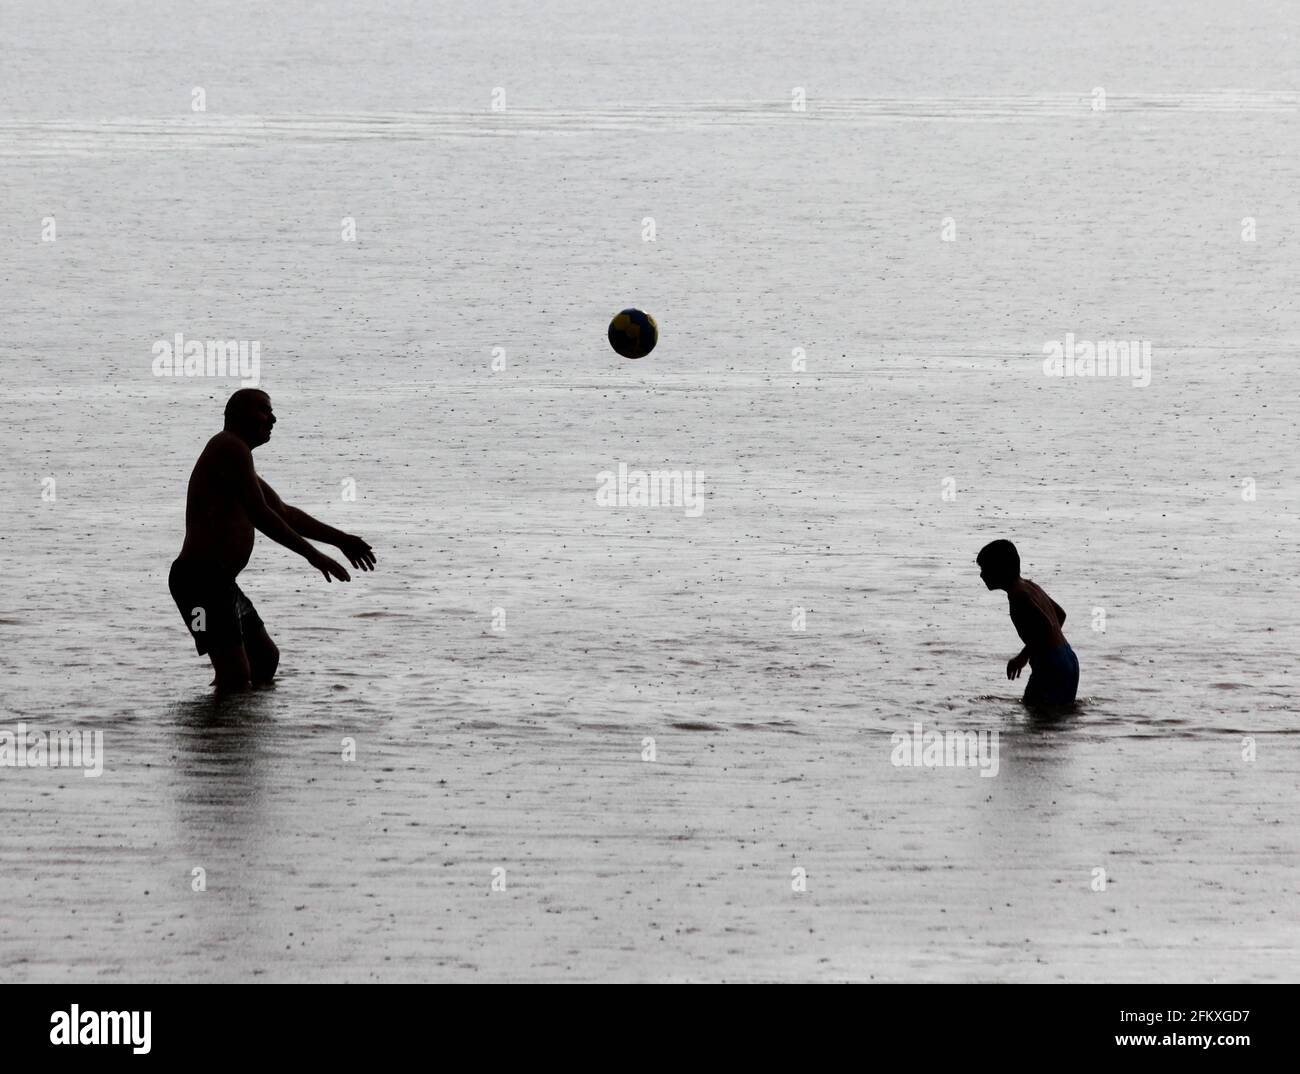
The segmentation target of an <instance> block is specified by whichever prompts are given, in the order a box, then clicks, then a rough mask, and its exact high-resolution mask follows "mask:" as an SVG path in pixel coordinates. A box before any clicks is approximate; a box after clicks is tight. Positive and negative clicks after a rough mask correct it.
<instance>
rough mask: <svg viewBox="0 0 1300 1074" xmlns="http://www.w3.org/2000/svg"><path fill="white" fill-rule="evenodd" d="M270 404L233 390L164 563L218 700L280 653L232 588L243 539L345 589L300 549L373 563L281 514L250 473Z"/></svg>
mask: <svg viewBox="0 0 1300 1074" xmlns="http://www.w3.org/2000/svg"><path fill="white" fill-rule="evenodd" d="M274 426H275V415H274V414H273V413H272V412H271V397H270V396H269V395H267V394H266V392H264V391H260V390H259V389H257V388H241V389H240V390H239V391H237V392H235V394H234V395H232V396H231V397H230V399H229V400H228V401H227V403H226V426H225V428H224V429H223V430H222V431H221V432H219V433H217V435H216V436H214V437H213V438H212V439H211V440H209V441H208V443H207V446H206V447H205V448H204V449H203V453H202V454H201V455H199V461H198V462H196V463H195V464H194V472H193V473H191V474H190V483H189V489H188V491H187V493H186V499H185V543H184V544H183V545H182V546H181V554H180V555H179V556H178V557H177V558H176V562H174V563H173V564H172V569H171V573H170V575H169V576H168V578H167V585H168V588H169V589H170V590H171V593H172V597H173V598H174V599H175V601H176V607H177V608H179V609H180V613H181V617H182V618H183V619H184V620H185V623H186V626H188V627H189V630H190V634H191V635H192V636H193V638H194V646H195V648H196V649H198V651H199V654H200V655H202V654H204V653H206V654H207V655H208V657H209V659H211V661H212V667H213V669H214V670H215V671H216V674H217V677H216V687H217V692H218V693H225V692H229V691H236V690H247V689H248V688H249V687H250V686H251V685H257V684H263V683H268V682H270V681H271V678H272V677H273V676H274V675H275V669H276V666H277V665H278V664H279V662H280V650H279V649H277V648H276V647H275V643H274V642H273V641H272V640H271V639H270V638H269V637H268V636H267V633H266V628H265V627H264V626H263V625H262V619H261V616H259V615H258V614H257V609H255V608H254V607H253V605H252V602H251V601H249V599H248V598H247V597H246V596H244V594H243V591H242V590H240V588H239V586H238V585H236V584H235V578H236V576H237V575H238V574H239V572H240V571H242V570H243V569H244V567H245V566H246V565H247V563H248V557H249V555H250V554H251V553H252V551H253V530H254V528H256V529H259V530H261V531H262V532H263V533H265V534H266V535H267V536H268V537H270V538H271V540H273V541H278V542H279V543H280V544H282V545H284V546H285V548H289V549H292V550H293V551H294V552H297V553H298V554H299V555H300V556H302V557H303V558H304V559H305V560H306V561H307V562H308V563H310V564H311V565H312V566H313V567H315V568H316V569H317V570H318V571H320V572H321V573H322V574H323V575H325V580H326V581H327V582H328V581H331V580H332V579H333V578H337V579H339V581H341V582H348V581H351V576H350V575H349V574H348V572H347V571H346V570H345V569H344V568H343V567H342V566H341V565H340V564H338V563H336V562H335V561H334V560H332V559H330V557H329V556H327V555H325V554H323V553H322V552H320V551H319V550H317V549H316V548H314V547H313V546H312V545H310V544H308V543H307V538H310V539H311V540H313V541H324V542H326V543H328V544H332V545H334V546H335V547H337V548H338V549H339V551H341V552H342V553H343V554H344V555H345V556H346V557H347V558H348V561H349V562H350V563H351V564H352V566H353V567H356V568H357V569H359V570H363V571H369V570H373V569H374V566H375V554H374V552H372V551H371V550H370V545H368V544H366V542H365V541H363V540H362V539H361V538H360V537H353V536H351V535H350V534H347V533H342V532H341V531H339V530H336V529H334V528H333V527H331V526H327V525H325V523H323V522H319V521H317V520H316V519H314V518H312V517H311V515H309V514H307V513H306V512H305V511H300V510H298V509H297V508H296V507H290V506H289V505H288V504H286V503H285V502H284V501H283V500H281V499H280V497H279V496H277V495H276V494H275V490H274V489H273V488H271V486H270V485H268V484H267V483H266V482H265V481H263V480H262V479H261V478H260V477H258V476H257V471H256V470H254V469H253V449H254V448H255V447H260V446H261V445H262V444H265V443H266V442H267V441H268V440H270V439H271V429H272V428H273V427H274Z"/></svg>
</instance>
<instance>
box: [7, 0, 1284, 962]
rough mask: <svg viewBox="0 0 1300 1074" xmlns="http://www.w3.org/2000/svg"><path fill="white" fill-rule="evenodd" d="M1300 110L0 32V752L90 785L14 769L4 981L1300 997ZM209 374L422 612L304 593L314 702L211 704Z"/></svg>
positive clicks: (907, 19)
mask: <svg viewBox="0 0 1300 1074" xmlns="http://www.w3.org/2000/svg"><path fill="white" fill-rule="evenodd" d="M1296 52H1297V34H1296V27H1295V22H1294V19H1293V18H1292V17H1291V15H1290V13H1289V11H1288V10H1287V9H1286V8H1285V6H1278V5H1275V4H1264V3H1250V2H1247V3H1233V4H1227V3H1218V2H1214V3H1211V2H1205V0H1202V2H1199V3H1192V4H1182V5H1165V4H1137V5H1135V4H1132V3H1122V4H1121V3H1103V4H1093V5H1088V6H1087V8H1086V9H1083V8H1080V7H1079V6H1078V5H1076V4H1071V3H1065V2H1064V0H1046V2H1039V3H1034V4H1011V5H1007V4H997V5H994V4H977V5H974V6H972V5H966V4H956V3H938V2H933V0H926V2H919V3H906V4H868V5H842V4H830V3H825V2H810V3H804V4H798V5H791V4H782V3H775V2H769V0H760V2H755V3H748V4H745V5H741V6H739V7H738V6H735V5H725V6H718V7H715V8H702V7H701V6H700V5H698V4H684V3H675V2H669V3H656V4H654V5H645V6H641V7H634V8H630V9H628V10H619V11H618V13H617V14H614V13H613V11H612V9H608V8H606V7H605V6H603V5H596V4H592V3H589V2H572V3H562V4H548V5H545V6H544V7H543V8H541V9H537V8H534V7H533V6H531V5H525V4H518V3H501V2H497V0H487V2H480V3H475V4H465V5H447V6H437V7H434V6H426V5H412V4H397V3H380V4H366V5H352V4H343V3H333V4H321V5H314V6H313V7H311V8H310V9H298V8H292V9H287V10H286V9H283V8H281V7H276V6H267V5H258V4H248V3H235V2H231V0H215V2H207V3H204V4H202V5H196V6H184V7H180V8H178V7H176V6H175V5H165V4H160V3H152V2H151V3H143V4H136V5H132V6H131V7H130V8H129V9H126V10H123V11H119V12H117V13H116V14H115V15H112V16H110V14H109V13H108V12H107V11H106V10H105V9H103V8H102V7H101V5H98V4H91V3H86V2H83V0H78V2H71V3H64V4H59V5H53V6H49V5H45V4H37V3H33V2H31V0H18V2H17V3H11V4H10V5H9V6H8V7H7V9H6V13H5V16H4V24H3V33H2V34H0V325H2V326H3V331H0V376H3V393H0V419H2V420H0V505H3V507H2V510H0V519H3V522H2V524H0V561H2V562H3V564H4V567H3V577H4V587H3V591H2V595H0V651H2V652H3V653H4V659H3V671H4V674H3V676H0V729H13V728H14V727H16V725H17V724H18V723H19V722H20V721H22V722H23V723H25V725H26V726H28V727H30V728H33V729H37V728H39V729H42V730H49V731H53V730H56V729H74V730H92V729H93V730H99V731H102V733H103V748H104V771H103V774H102V775H101V776H98V777H95V778H86V777H85V776H84V775H83V773H82V772H81V771H78V770H76V769H68V768H39V767H34V768H27V767H23V768H18V767H6V766H4V765H0V815H2V816H3V821H4V823H3V824H0V898H2V899H3V901H4V903H5V906H6V908H7V913H6V916H7V917H9V918H11V919H12V920H13V921H14V922H15V923H16V924H17V925H18V926H19V927H15V928H12V929H5V930H0V980H5V981H64V980H75V981H89V980H113V979H118V980H131V981H135V980H178V981H179V980H239V981H243V980H439V979H466V978H470V979H474V978H479V979H485V980H502V979H510V980H537V979H566V980H590V979H596V980H609V979H613V980H682V979H690V980H695V979H708V980H713V979H719V978H722V979H728V980H733V979H742V980H767V979H789V980H804V979H815V980H872V979H874V980H1044V981H1047V980H1142V979H1151V978H1152V977H1155V978H1157V979H1161V980H1206V981H1209V980H1294V979H1295V978H1296V976H1297V973H1298V971H1300V927H1298V926H1297V922H1296V915H1295V913H1294V909H1293V907H1294V902H1295V897H1296V895H1297V892H1298V890H1300V867H1298V866H1297V860H1298V858H1297V853H1298V852H1300V836H1298V835H1297V828H1296V822H1295V796H1296V793H1297V789H1300V758H1298V756H1297V739H1296V737H1295V735H1296V728H1297V711H1298V709H1300V705H1298V704H1297V691H1296V677H1295V670H1294V669H1295V654H1296V652H1297V642H1298V641H1300V637H1298V631H1297V626H1296V617H1295V614H1294V607H1295V601H1296V598H1297V596H1298V595H1300V588H1298V587H1297V582H1296V575H1295V563H1296V557H1297V552H1298V551H1300V515H1298V513H1297V508H1298V506H1300V489H1298V486H1297V479H1296V475H1295V466H1294V460H1295V459H1296V458H1297V448H1298V447H1300V437H1298V436H1297V432H1296V426H1295V420H1294V417H1295V413H1296V404H1297V401H1298V400H1297V382H1296V377H1295V373H1294V370H1295V365H1296V351H1297V345H1298V344H1300V312H1298V308H1297V303H1296V302H1295V281H1296V279H1297V276H1298V274H1300V210H1297V207H1296V202H1295V161H1296V160H1297V159H1300V125H1298V124H1297V119H1298V118H1300V87H1298V86H1297V79H1296V73H1297V71H1300V62H1297V60H1298V57H1297V54H1296ZM1098 90H1100V91H1101V93H1100V95H1099V94H1098V92H1097V91H1098ZM196 91H201V94H196ZM200 100H201V102H202V104H203V106H204V110H203V111H196V110H195V105H196V102H198V101H200ZM494 105H495V106H496V107H495V108H494ZM800 105H802V110H800V107H799V106H800ZM1099 105H1102V107H1099ZM349 222H350V224H349ZM350 231H351V232H352V233H354V234H355V238H354V239H353V238H349V237H345V236H348V235H349V233H350ZM627 306H637V307H640V308H643V309H645V310H647V311H649V312H650V313H652V314H653V315H654V316H655V318H656V319H657V321H658V323H659V328H660V342H659V345H658V347H657V348H656V349H655V351H654V352H653V353H652V354H650V355H649V356H648V357H646V358H645V359H642V360H640V361H627V360H624V359H622V358H619V357H618V356H617V355H616V354H614V352H613V351H612V350H611V349H610V347H609V344H608V342H607V341H606V338H605V329H606V325H607V324H608V322H609V319H610V317H611V316H612V315H613V314H614V313H615V312H617V311H618V310H620V309H622V308H624V307H627ZM176 333H182V334H183V335H184V337H185V338H186V339H197V340H209V339H212V340H227V339H230V340H244V341H257V342H258V343H259V345H260V350H259V353H260V370H259V379H260V383H261V386H262V387H264V388H265V389H266V390H267V391H268V392H269V393H270V394H271V396H272V399H273V401H274V404H275V409H276V413H277V416H278V418H279V424H278V425H277V427H276V431H275V435H274V438H273V439H272V441H271V443H269V444H267V445H266V446H265V447H262V448H260V449H259V450H258V452H257V455H256V462H257V465H258V469H259V472H260V473H261V475H262V476H263V477H264V478H265V479H266V480H267V481H268V482H269V483H270V484H271V485H273V486H274V487H275V488H276V490H277V491H278V492H279V493H280V495H281V496H282V497H283V498H284V500H285V501H286V502H287V503H291V504H294V505H296V506H299V507H301V508H302V509H304V510H307V511H309V512H311V513H312V514H314V515H316V516H318V517H320V518H322V519H323V520H324V521H326V522H328V523H330V524H332V525H334V526H337V527H339V528H342V529H345V530H348V531H349V532H354V533H358V534H360V535H362V536H363V537H365V538H366V539H367V540H369V541H370V542H371V544H372V545H373V546H374V548H375V551H376V553H377V555H378V557H379V564H378V568H379V569H378V570H377V572H375V573H374V574H365V575H359V576H354V578H353V581H352V582H351V583H350V584H346V585H339V584H336V585H326V584H325V582H324V580H323V579H322V578H321V577H320V576H319V575H317V574H315V573H314V572H313V571H312V570H311V569H310V568H308V567H307V566H306V565H305V563H303V562H302V561H300V560H298V559H297V558H296V557H294V556H293V555H291V554H290V553H288V552H287V551H285V550H284V549H282V548H280V547H279V546H277V545H275V544H273V543H272V542H270V541H269V540H267V539H266V538H264V537H259V539H258V545H257V548H256V550H255V551H254V554H253V559H252V561H251V563H250V564H249V567H248V569H247V570H246V571H245V572H244V574H243V575H242V576H241V585H242V586H243V588H244V590H245V592H246V593H248V595H249V596H250V598H251V599H252V600H253V602H254V603H255V604H256V605H257V608H258V610H259V612H260V613H261V615H262V617H263V618H264V619H265V621H266V623H267V627H268V630H269V632H270V634H271V636H272V637H273V638H274V639H275V640H276V642H277V643H278V645H279V647H280V649H281V651H282V654H283V655H282V662H281V672H280V675H279V677H278V682H277V684H276V686H275V687H274V688H272V689H269V690H265V691H260V692H257V693H255V694H253V695H250V696H248V697H244V698H239V699H234V700H227V701H223V702H215V701H213V700H212V699H211V697H210V690H209V687H208V682H209V679H210V678H211V670H210V668H209V667H208V665H207V663H206V661H205V660H203V659H202V658H199V657H198V656H196V654H195V652H194V649H193V645H192V643H191V642H190V640H189V637H188V635H187V634H186V632H185V629H184V624H183V623H182V621H181V620H180V617H179V616H178V614H177V612H176V608H175V605H174V604H173V603H172V600H171V597H170V596H169V594H168V591H167V569H168V565H169V563H170V561H171V560H172V558H173V557H174V556H175V555H176V552H177V551H178V550H179V547H180V542H181V538H182V534H183V510H184V496H185V486H186V479H187V477H188V474H189V470H190V468H191V467H192V466H193V463H194V460H195V458H196V457H197V454H198V452H199V450H200V449H201V448H202V446H203V443H204V442H205V441H206V439H207V438H208V437H209V436H210V435H211V434H212V433H213V432H215V431H217V429H219V428H220V414H221V407H222V405H223V403H224V401H225V398H226V397H227V396H228V395H229V394H230V392H232V391H233V390H234V389H235V388H236V387H238V386H239V381H238V379H236V378H230V377H225V378H220V377H206V376H188V377H187V376H157V375H155V373H154V358H155V354H154V351H153V347H154V344H155V343H156V342H157V341H160V340H162V341H170V340H172V339H173V338H174V337H175V335H176ZM1067 334H1070V335H1071V338H1073V339H1077V340H1083V341H1107V340H1123V341H1145V342H1147V343H1149V345H1150V353H1151V363H1150V369H1149V374H1150V376H1149V383H1147V384H1146V385H1145V386H1139V384H1138V383H1137V378H1135V377H1124V376H1114V377H1110V376H1107V377H1101V376H1097V377H1053V376H1048V375H1047V374H1046V373H1045V371H1044V356H1045V353H1046V351H1045V348H1047V349H1050V345H1051V344H1052V343H1053V342H1054V341H1063V340H1065V338H1066V336H1067ZM620 463H623V464H626V466H627V467H629V468H631V469H634V470H635V469H640V470H643V471H651V470H677V471H682V472H686V473H690V474H694V475H702V476H701V485H700V488H701V489H702V497H703V498H702V503H703V509H702V510H701V511H700V512H699V513H698V514H695V515H692V514H691V513H688V511H687V510H685V509H683V508H682V507H674V506H658V507H645V506H637V505H635V504H629V505H626V506H609V505H606V504H603V503H601V502H599V501H598V499H597V490H598V488H599V486H600V481H601V479H600V476H599V475H601V474H602V473H603V472H605V471H614V470H617V468H618V466H619V464H620ZM995 537H1008V538H1011V539H1012V540H1014V541H1016V543H1017V544H1018V546H1019V547H1020V550H1021V553H1022V555H1023V557H1024V559H1025V572H1024V573H1025V574H1026V575H1027V576H1028V577H1031V578H1033V579H1035V580H1036V581H1037V582H1039V583H1040V584H1041V585H1043V586H1044V587H1045V588H1046V589H1047V591H1048V592H1049V593H1051V595H1052V596H1053V597H1054V598H1055V599H1056V600H1057V602H1058V603H1060V604H1061V605H1062V606H1064V607H1065V609H1066V610H1067V612H1068V613H1069V617H1068V621H1067V623H1066V625H1065V633H1066V634H1067V636H1068V637H1069V639H1070V641H1071V644H1072V645H1073V647H1074V649H1075V650H1076V652H1077V653H1078V654H1079V659H1080V663H1081V666H1082V678H1081V686H1080V693H1081V702H1080V704H1079V706H1078V708H1077V711H1075V712H1074V713H1072V714H1069V715H1068V716H1066V717H1065V718H1063V719H1061V720H1059V721H1056V722H1049V723H1045V722H1042V721H1039V720H1035V719H1033V718H1032V717H1031V716H1030V715H1028V714H1027V713H1026V712H1025V710H1024V709H1023V707H1022V706H1021V705H1020V704H1019V701H1018V697H1019V693H1020V690H1021V689H1022V688H1023V680H1021V681H1019V682H1016V683H1011V682H1008V681H1007V679H1006V676H1005V671H1004V669H1005V665H1006V661H1007V660H1008V658H1009V657H1011V656H1012V655H1014V653H1015V652H1016V651H1017V649H1019V647H1020V645H1019V641H1018V639H1017V638H1016V636H1015V633H1014V631H1013V629H1012V626H1011V624H1010V621H1009V619H1008V617H1007V613H1006V603H1005V598H1004V597H1002V596H1001V595H1000V594H995V593H989V592H987V591H986V590H985V589H984V587H983V585H982V584H981V583H980V580H979V576H978V569H977V568H976V567H975V564H974V557H975V553H976V552H977V551H978V549H979V548H980V546H981V545H983V544H984V543H986V542H987V541H989V540H991V539H993V538H995ZM918 723H919V724H921V725H922V726H923V727H924V728H926V729H939V730H944V729H950V728H951V729H961V730H971V731H979V732H997V734H998V736H999V737H998V741H999V746H1000V750H999V753H1000V756H999V766H998V772H997V775H996V776H995V777H993V778H985V777H983V776H981V775H980V773H979V772H978V771H977V770H975V769H973V768H914V767H900V766H898V765H895V764H894V763H892V761H891V753H892V745H891V739H892V736H893V735H895V734H896V733H899V732H903V733H906V732H908V731H909V730H910V729H911V728H912V727H913V726H914V725H915V724H918ZM348 743H351V746H350V747H349V745H348ZM350 750H351V751H354V756H352V757H350V758H348V759H345V757H346V755H347V754H348V753H349V751H350ZM650 757H653V759H649V758H650ZM196 870H198V871H199V872H196ZM800 872H802V873H803V877H802V879H801V878H800V876H799V873H800ZM801 885H802V887H801Z"/></svg>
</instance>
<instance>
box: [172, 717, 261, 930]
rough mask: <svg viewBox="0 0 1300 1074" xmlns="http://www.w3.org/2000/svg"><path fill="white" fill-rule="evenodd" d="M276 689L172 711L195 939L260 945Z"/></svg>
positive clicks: (180, 840) (180, 842)
mask: <svg viewBox="0 0 1300 1074" xmlns="http://www.w3.org/2000/svg"><path fill="white" fill-rule="evenodd" d="M272 713H273V696H272V692H271V691H253V692H250V693H247V694H240V695H233V696H230V697H224V698H217V697H215V696H213V695H207V696H203V697H199V698H195V699H193V700H190V701H184V702H181V703H180V704H178V705H176V706H175V707H174V708H173V709H172V711H171V716H172V726H173V727H174V730H175V743H176V745H175V751H176V752H175V758H176V760H175V764H176V771H175V778H174V780H173V786H174V787H175V789H176V799H175V801H176V821H177V824H176V844H177V846H178V847H179V848H180V850H181V853H182V855H183V856H184V860H183V862H182V863H181V867H182V868H183V870H184V872H185V873H186V874H187V875H188V877H189V884H190V886H191V890H192V891H193V884H194V882H195V881H194V872H193V871H194V869H196V868H201V869H203V877H204V884H205V886H206V890H205V891H203V892H202V893H196V896H195V897H196V900H197V901H196V902H195V904H194V905H195V912H194V913H192V914H190V915H188V918H189V921H190V923H191V925H192V927H193V929H194V932H193V933H191V935H190V942H191V943H192V944H194V945H195V947H198V948H211V947H212V946H216V945H222V944H228V943H229V942H230V941H231V940H232V939H234V938H235V936H236V934H239V935H243V936H244V937H245V939H244V942H245V943H246V944H251V945H256V943H257V942H258V941H257V939H256V935H255V934H257V933H260V932H261V931H262V930H261V928H260V927H259V925H258V923H257V922H258V919H257V916H256V913H255V912H256V910H257V909H258V890H259V887H260V885H259V883H258V881H257V877H258V876H260V875H261V874H262V872H263V865H264V861H265V843H266V837H267V825H266V810H265V805H266V801H265V799H266V782H267V780H266V774H267V754H268V751H269V747H270V743H269V739H270V737H271V734H272V731H273V729H274V726H275V725H274V721H273V720H272V719H271V715H272Z"/></svg>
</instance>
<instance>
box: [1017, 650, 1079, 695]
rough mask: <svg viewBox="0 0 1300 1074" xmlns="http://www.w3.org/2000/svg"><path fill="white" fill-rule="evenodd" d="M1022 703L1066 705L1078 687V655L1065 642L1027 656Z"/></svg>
mask: <svg viewBox="0 0 1300 1074" xmlns="http://www.w3.org/2000/svg"><path fill="white" fill-rule="evenodd" d="M1029 666H1030V668H1031V669H1032V670H1031V671H1030V673H1029V682H1028V683H1027V684H1026V685H1025V696H1024V703H1025V704H1026V705H1070V704H1073V703H1074V698H1075V695H1076V694H1077V693H1078V691H1079V658H1078V657H1077V656H1075V655H1074V650H1073V649H1071V648H1070V646H1069V643H1068V642H1067V643H1066V644H1065V645H1060V646H1057V647H1056V648H1055V649H1052V650H1050V651H1049V652H1047V653H1045V654H1043V655H1042V656H1031V657H1030V658H1029Z"/></svg>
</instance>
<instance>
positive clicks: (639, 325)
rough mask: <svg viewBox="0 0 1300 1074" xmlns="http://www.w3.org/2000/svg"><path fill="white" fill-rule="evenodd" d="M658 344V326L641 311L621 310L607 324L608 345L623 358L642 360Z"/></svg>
mask: <svg viewBox="0 0 1300 1074" xmlns="http://www.w3.org/2000/svg"><path fill="white" fill-rule="evenodd" d="M658 342H659V326H658V325H657V324H655V319H654V318H653V317H651V316H650V314H648V313H645V312H643V311H641V310H632V309H628V310H623V312H622V313H617V314H615V315H614V319H613V320H612V321H610V322H609V345H610V346H611V347H613V348H614V350H616V351H617V352H618V353H619V354H621V355H622V356H623V357H624V358H644V357H645V356H646V355H647V354H649V353H650V352H651V351H652V350H654V349H655V344H656V343H658Z"/></svg>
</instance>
